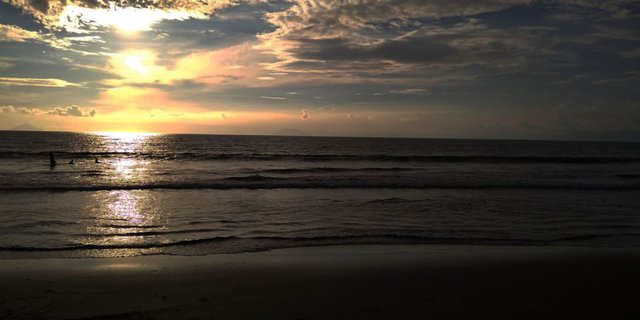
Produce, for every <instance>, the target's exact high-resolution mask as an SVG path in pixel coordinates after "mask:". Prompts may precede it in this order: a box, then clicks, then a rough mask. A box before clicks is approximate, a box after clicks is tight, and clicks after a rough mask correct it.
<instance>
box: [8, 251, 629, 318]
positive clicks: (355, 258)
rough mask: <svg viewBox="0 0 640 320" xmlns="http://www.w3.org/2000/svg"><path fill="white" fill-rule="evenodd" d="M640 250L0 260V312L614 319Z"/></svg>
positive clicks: (620, 313) (622, 310)
mask: <svg viewBox="0 0 640 320" xmlns="http://www.w3.org/2000/svg"><path fill="white" fill-rule="evenodd" d="M639 268H640V250H638V249H637V248H628V249H613V248H586V247H558V246H556V247H539V246H536V247H534V246H517V247H516V246H469V245H355V246H354V245H351V246H324V247H307V248H289V249H279V250H273V251H265V252H252V253H240V254H218V255H205V256H191V257H185V256H165V255H156V256H139V257H126V258H82V259H5V260H0V283H2V290H0V318H3V319H353V318H360V319H427V318H437V319H442V318H469V317H474V318H475V317H478V316H490V317H492V318H494V319H522V318H530V319H534V318H542V317H545V318H548V317H551V318H565V319H566V318H591V319H597V318H606V319H613V318H622V317H625V316H628V315H630V314H637V312H638V311H639V309H640V306H639V305H638V304H637V297H638V296H637V292H636V290H637V288H638V287H639V285H640V276H639V275H638V274H637V270H639Z"/></svg>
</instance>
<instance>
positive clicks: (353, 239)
mask: <svg viewBox="0 0 640 320" xmlns="http://www.w3.org/2000/svg"><path fill="white" fill-rule="evenodd" d="M613 237H640V233H619V234H583V235H575V236H566V237H558V238H552V239H527V238H490V237H468V238H463V237H430V236H420V235H398V234H379V235H353V236H317V237H252V238H242V237H233V236H228V237H211V238H200V239H188V240H177V241H170V242H158V243H135V244H79V245H69V246H60V247H32V246H7V247H0V252H2V251H4V252H54V251H78V250H111V249H158V248H171V247H188V246H198V245H211V244H219V245H225V244H227V243H228V242H239V243H240V242H244V243H245V246H237V245H235V244H234V245H228V246H227V247H226V250H225V248H221V249H222V250H221V251H217V252H221V253H235V252H251V251H264V250H272V249H278V248H286V247H304V246H318V245H348V244H466V245H518V246H543V245H554V244H556V243H562V244H564V243H567V242H580V241H590V240H598V239H604V238H613ZM219 249H220V248H219ZM205 253H206V252H205ZM201 254H203V253H201Z"/></svg>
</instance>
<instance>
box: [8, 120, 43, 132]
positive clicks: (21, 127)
mask: <svg viewBox="0 0 640 320" xmlns="http://www.w3.org/2000/svg"><path fill="white" fill-rule="evenodd" d="M10 130H15V131H42V129H40V128H38V127H35V126H33V125H31V124H29V123H26V122H25V123H23V124H21V125H19V126H15V127H13V128H11V129H10Z"/></svg>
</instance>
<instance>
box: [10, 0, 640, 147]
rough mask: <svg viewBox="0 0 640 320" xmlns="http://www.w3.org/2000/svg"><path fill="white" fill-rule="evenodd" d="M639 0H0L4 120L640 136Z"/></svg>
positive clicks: (153, 127) (82, 127) (195, 128)
mask: <svg viewBox="0 0 640 320" xmlns="http://www.w3.org/2000/svg"><path fill="white" fill-rule="evenodd" d="M638 30H640V2H638V1H631V0H609V1H598V0H566V1H553V0H546V1H528V0H487V1H476V0H284V1H283V0H278V1H271V0H198V1H192V0H130V1H103V0H76V1H73V0H0V129H11V128H14V127H16V126H18V125H21V124H24V123H28V124H30V125H33V126H36V127H38V128H42V129H45V130H56V131H133V132H160V133H214V134H298V135H326V136H389V137H428V138H489V139H571V140H635V141H638V140H640V31H638Z"/></svg>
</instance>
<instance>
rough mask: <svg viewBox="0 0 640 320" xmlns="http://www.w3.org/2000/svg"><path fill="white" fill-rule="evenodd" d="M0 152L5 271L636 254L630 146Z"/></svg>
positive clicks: (36, 140)
mask: <svg viewBox="0 0 640 320" xmlns="http://www.w3.org/2000/svg"><path fill="white" fill-rule="evenodd" d="M0 141H2V142H1V143H0V168H1V169H0V257H16V256H19V257H45V256H46V257H51V256H54V257H86V256H131V255H141V254H186V255H193V254H208V253H230V252H246V251H256V250H267V249H273V248H282V247H292V246H308V245H329V244H347V243H475V244H510V245H588V246H613V247H626V246H638V245H639V244H640V216H639V215H638V212H640V210H638V209H639V208H640V148H639V147H640V144H637V143H604V142H599V143H595V142H593V143H591V142H543V141H486V140H429V139H364V138H319V137H262V136H208V135H122V134H120V135H106V134H102V135H99V134H77V133H16V132H0ZM49 152H54V153H55V155H56V159H57V162H58V165H57V166H55V167H54V168H51V167H50V166H49V163H48V155H49ZM96 157H98V159H99V161H100V163H96V162H95V158H96ZM71 159H73V160H74V164H67V162H68V161H70V160H71Z"/></svg>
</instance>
